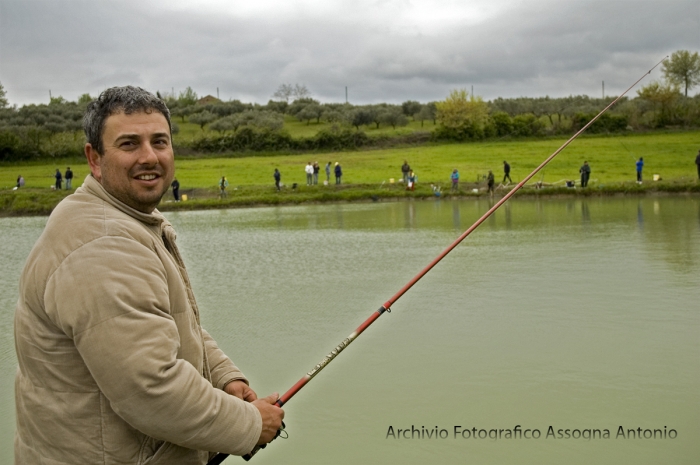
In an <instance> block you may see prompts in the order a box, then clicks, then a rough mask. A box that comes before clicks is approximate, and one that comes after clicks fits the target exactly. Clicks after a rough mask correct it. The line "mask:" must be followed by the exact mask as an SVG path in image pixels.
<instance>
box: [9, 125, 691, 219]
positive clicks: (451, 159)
mask: <svg viewBox="0 0 700 465" xmlns="http://www.w3.org/2000/svg"><path fill="white" fill-rule="evenodd" d="M564 141H565V139H547V140H530V141H504V142H483V143H466V144H446V145H430V144H428V145H423V146H419V147H409V148H401V149H396V148H394V149H387V150H367V151H352V152H333V153H313V154H301V155H298V154H295V155H269V156H248V157H242V158H208V157H203V158H180V157H177V154H176V176H177V178H178V179H179V181H180V184H181V190H182V192H185V193H187V192H188V190H189V192H190V193H191V196H193V195H195V194H196V198H198V199H202V202H204V201H205V200H206V202H208V203H207V204H206V205H204V204H202V205H201V207H202V208H213V207H215V206H216V205H220V206H227V205H235V204H253V203H266V204H269V203H287V202H291V203H293V202H304V201H329V200H330V201H332V200H357V199H362V198H368V197H370V196H373V197H375V198H376V197H403V196H406V195H408V196H430V195H431V194H432V189H431V188H430V186H429V185H430V184H435V185H439V186H440V187H441V188H442V189H443V191H444V190H447V189H449V186H450V173H451V172H452V169H454V168H457V169H458V170H459V172H460V175H461V187H462V191H461V193H462V194H471V193H472V189H474V188H476V187H481V188H483V185H484V183H483V176H484V175H486V174H487V172H488V170H493V172H494V174H495V176H496V180H497V182H498V181H500V179H501V178H502V176H503V161H504V160H507V161H508V162H509V163H510V164H511V167H512V171H511V177H512V178H513V181H514V182H518V181H520V180H521V179H523V178H524V177H525V176H526V175H527V174H528V173H530V172H531V171H532V170H533V169H534V168H535V167H536V166H537V165H539V164H540V163H541V162H542V161H543V160H544V159H545V158H546V157H547V156H549V155H550V154H551V153H552V152H553V151H555V150H556V149H557V148H558V147H559V146H560V145H561V144H562V143H563V142H564ZM698 148H700V132H698V131H695V132H677V133H655V134H646V135H627V136H614V137H613V136H610V137H602V136H591V137H580V138H579V139H577V140H576V141H574V142H573V143H572V144H571V145H570V146H569V147H568V148H567V149H565V150H564V151H563V152H562V153H561V154H560V155H559V156H558V157H557V158H556V159H554V161H552V162H551V163H550V165H549V166H547V168H545V170H544V171H543V172H541V173H540V174H538V175H537V176H536V177H535V178H534V179H533V180H531V183H534V182H535V181H543V182H544V183H545V184H552V185H554V186H557V187H559V186H562V185H563V183H564V180H575V179H578V177H579V174H578V169H579V167H580V166H581V164H582V163H583V161H584V160H587V161H588V162H589V164H590V165H591V168H592V173H591V180H590V183H589V187H590V188H591V189H590V190H598V191H600V190H601V189H620V188H623V189H632V190H635V189H637V187H636V184H635V183H634V181H635V161H636V160H637V159H638V158H639V157H644V161H645V167H644V179H645V185H647V186H648V187H651V188H654V187H655V186H659V187H661V186H663V185H669V184H672V185H675V186H678V185H691V184H693V185H694V184H695V183H696V180H697V171H696V166H695V156H696V154H697V152H698ZM404 160H408V162H409V164H410V165H411V167H412V168H413V169H414V171H415V172H416V175H417V176H418V189H417V190H416V192H415V193H406V192H405V191H404V190H403V188H402V187H401V186H400V185H398V184H391V179H392V178H394V179H395V180H398V179H399V178H401V170H400V167H401V164H402V163H403V161H404ZM309 161H311V162H314V161H318V162H319V164H320V165H321V166H322V167H323V166H324V165H325V164H326V163H327V162H329V161H330V162H332V164H335V162H339V163H340V164H341V166H342V168H343V186H342V188H340V189H339V188H337V187H336V186H335V185H334V180H333V179H331V185H330V186H327V187H326V186H323V185H322V183H320V184H319V185H318V186H312V187H307V186H306V185H305V184H306V175H305V172H304V167H305V165H306V163H307V162H309ZM68 165H69V166H71V168H72V169H73V171H74V173H75V175H76V179H74V185H75V186H74V187H77V186H78V185H80V184H81V182H82V179H83V178H84V177H85V176H86V175H87V174H88V172H89V171H88V166H87V164H86V162H85V161H83V160H77V159H75V160H56V161H53V162H51V161H42V162H32V163H18V164H12V165H8V164H3V165H0V195H2V197H3V200H2V205H0V208H4V209H7V208H8V205H10V204H12V203H13V202H14V200H17V202H18V203H19V204H20V205H22V208H21V209H19V210H20V211H22V212H25V213H30V212H38V211H46V210H47V208H48V207H46V206H45V205H44V206H43V207H39V206H37V209H34V210H32V208H30V207H31V204H32V202H37V203H40V204H46V202H49V203H51V202H58V200H60V198H61V195H62V193H57V192H52V191H51V185H52V184H53V182H54V181H53V173H54V172H55V170H56V168H59V169H60V170H61V171H62V172H63V171H64V170H65V168H66V166H68ZM275 168H278V169H279V170H280V172H281V173H282V182H283V183H284V184H285V185H286V186H287V189H285V190H283V192H282V193H281V194H278V193H277V192H275V191H274V181H273V178H272V173H273V171H274V169H275ZM19 174H22V175H23V176H24V178H25V180H26V183H27V184H26V187H25V188H24V189H23V191H24V192H26V193H25V194H23V195H21V196H18V195H17V191H12V187H13V186H14V185H15V182H16V179H17V176H18V175H19ZM654 174H658V175H660V177H661V178H662V181H661V182H657V183H654V182H653V181H651V180H652V176H653V175H654ZM221 176H226V177H227V179H228V180H229V183H230V187H229V190H230V192H231V193H230V198H229V199H228V200H227V201H224V202H221V203H216V202H218V199H216V194H217V189H216V186H217V182H218V180H219V179H220V178H221ZM331 178H333V176H332V175H331ZM323 179H325V173H323V168H322V171H321V176H320V180H321V181H322V180H323ZM477 180H478V181H479V184H475V183H476V182H477ZM293 183H297V184H299V186H300V187H299V188H298V189H296V190H295V191H293V192H292V189H289V188H288V187H289V186H291V185H292V184H293ZM30 192H31V193H32V194H31V196H30V197H26V195H29V193H30ZM13 196H14V197H13ZM166 198H167V197H166ZM13 199H14V200H13ZM51 199H53V201H51ZM196 207H197V205H195V204H194V203H192V202H190V205H188V206H187V207H185V206H184V205H182V206H181V207H178V208H196ZM48 209H49V210H50V208H48ZM13 210H16V208H13Z"/></svg>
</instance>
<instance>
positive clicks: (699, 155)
mask: <svg viewBox="0 0 700 465" xmlns="http://www.w3.org/2000/svg"><path fill="white" fill-rule="evenodd" d="M695 164H696V165H697V167H698V179H700V150H698V156H697V157H695Z"/></svg>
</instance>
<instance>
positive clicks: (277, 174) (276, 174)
mask: <svg viewBox="0 0 700 465" xmlns="http://www.w3.org/2000/svg"><path fill="white" fill-rule="evenodd" d="M272 176H273V177H274V178H275V187H276V188H277V191H278V192H279V190H280V181H281V180H282V173H280V170H278V169H277V168H275V172H274V173H272Z"/></svg>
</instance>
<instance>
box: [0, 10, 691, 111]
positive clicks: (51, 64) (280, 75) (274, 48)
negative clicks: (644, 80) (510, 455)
mask: <svg viewBox="0 0 700 465" xmlns="http://www.w3.org/2000/svg"><path fill="white" fill-rule="evenodd" d="M699 48H700V4H699V3H698V2H697V1H696V0H692V1H685V0H679V1H670V2H664V4H660V3H659V2H658V1H649V0H642V1H634V2H632V1H585V0H571V1H567V2H560V1H556V2H555V1H548V0H539V1H535V0H533V1H519V2H517V1H507V0H502V1H501V0H496V1H491V2H486V3H479V2H470V3H469V6H468V7H467V6H465V2H449V1H445V2H431V3H428V2H424V1H418V0H414V1H392V0H390V1H381V2H369V1H359V2H330V1H326V2H320V3H317V4H314V3H312V2H311V1H310V0H307V1H306V2H302V3H298V4H297V3H295V2H279V3H274V2H272V1H270V0H265V1H263V2H262V3H260V4H259V5H258V4H250V3H242V2H221V3H213V4H209V5H205V6H204V7H203V8H197V9H194V8H192V7H190V5H189V4H188V3H187V2H184V1H181V2H179V3H177V2H176V3H172V2H168V3H166V2H162V1H159V0H143V1H140V2H137V1H133V0H127V1H122V2H118V3H117V2H95V1H71V0H65V1H64V0H51V1H33V0H28V1H27V0H23V1H15V0H0V82H2V83H3V85H4V86H5V88H6V90H7V91H8V97H9V99H10V101H11V102H12V103H18V104H24V103H33V102H45V101H47V100H48V91H49V89H51V91H52V93H53V94H54V95H63V96H64V97H66V98H68V99H71V100H72V99H75V98H77V97H78V96H79V95H80V94H82V93H84V92H89V93H90V94H92V95H95V94H97V93H99V92H100V91H101V90H102V89H104V88H106V87H109V86H112V85H123V84H135V85H140V86H143V87H145V88H147V89H149V90H153V91H155V90H161V91H170V90H171V89H174V90H175V91H176V92H178V91H180V90H182V89H184V88H185V87H186V86H192V88H194V89H195V91H197V93H199V94H200V95H205V94H214V95H215V94H216V89H217V87H218V88H219V90H220V93H221V97H222V98H224V99H229V98H238V99H241V100H244V101H257V102H266V101H267V100H268V99H269V98H270V97H271V95H272V93H273V92H274V91H275V89H276V88H277V86H278V85H279V84H280V83H282V82H288V83H296V82H298V83H303V84H305V85H306V86H307V87H308V88H309V89H310V90H311V91H312V93H313V94H314V96H315V97H317V98H319V99H321V100H322V101H342V100H344V95H345V86H348V87H349V94H350V100H351V101H352V102H354V103H368V102H380V101H387V102H401V101H404V100H408V99H413V100H420V101H429V100H437V99H442V98H444V97H445V96H446V95H447V94H448V93H449V91H450V90H451V89H454V88H457V87H463V88H469V87H470V86H472V85H473V86H474V89H475V92H476V93H477V95H482V96H483V97H484V98H486V99H492V98H496V97H499V96H502V97H514V96H521V95H522V96H544V95H550V96H563V95H570V94H588V95H596V96H597V95H600V92H601V81H603V80H604V81H605V87H606V93H607V94H614V93H616V92H617V93H619V92H621V91H622V90H623V89H624V88H626V87H627V86H629V85H630V84H631V83H632V82H633V81H634V80H636V79H637V78H638V77H639V76H641V75H642V74H643V73H644V72H645V71H646V70H648V69H649V68H650V67H651V66H652V65H653V64H655V63H656V62H657V61H658V60H660V59H661V58H662V57H663V56H664V55H666V54H669V53H671V52H673V51H675V50H678V49H690V50H698V49H699ZM659 76H660V72H659V71H658V70H657V71H655V72H654V74H653V76H652V78H658V77H659Z"/></svg>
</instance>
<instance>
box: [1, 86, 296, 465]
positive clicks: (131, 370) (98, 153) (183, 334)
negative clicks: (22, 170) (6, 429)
mask: <svg viewBox="0 0 700 465" xmlns="http://www.w3.org/2000/svg"><path fill="white" fill-rule="evenodd" d="M84 128H85V133H86V136H87V143H86V144H85V155H86V157H87V160H88V164H89V167H90V173H91V174H90V175H88V177H87V178H86V179H85V183H84V184H83V186H82V187H80V188H79V189H77V190H76V192H75V193H74V194H72V195H70V196H68V197H67V198H66V199H65V200H64V201H62V202H61V203H60V204H59V205H58V206H57V207H56V209H55V210H54V211H53V213H52V214H51V216H50V218H49V220H48V222H47V224H46V228H45V229H44V232H43V234H42V235H41V237H40V238H39V240H38V241H37V243H36V244H35V246H34V249H33V250H32V252H31V253H30V255H29V258H28V259H27V262H26V265H25V269H24V271H23V273H22V277H21V279H20V298H19V301H18V304H17V309H16V312H15V346H16V349H17V360H18V362H19V369H18V371H17V376H16V380H15V397H16V406H17V411H16V413H17V429H16V434H15V451H14V457H15V463H16V464H34V463H37V464H38V463H47V464H48V463H51V464H54V465H64V464H66V465H67V464H78V463H85V464H96V463H100V464H105V465H116V464H145V463H148V464H149V465H164V464H197V465H203V464H205V463H206V462H207V460H208V459H209V458H210V456H211V455H212V454H211V453H210V452H208V451H216V452H224V453H229V454H237V455H242V454H246V453H248V452H249V451H251V450H252V449H253V447H254V446H255V445H256V444H264V443H267V442H269V441H270V440H272V439H273V438H274V436H275V434H276V432H277V430H278V429H279V426H280V424H281V421H282V418H283V416H284V412H283V411H282V409H280V408H279V407H277V406H276V405H274V402H275V400H276V399H277V395H276V394H273V395H271V396H268V397H266V398H264V399H257V396H256V394H255V392H254V391H253V390H252V389H250V387H249V386H248V384H247V381H246V378H245V377H244V376H243V374H242V373H241V372H240V371H239V370H238V368H236V366H235V365H234V364H233V362H231V360H230V359H229V358H228V357H226V355H224V353H223V352H222V351H221V350H220V349H219V348H218V347H217V345H216V342H214V340H213V339H212V338H211V336H210V335H209V334H208V333H207V332H206V331H204V330H203V329H202V327H201V326H200V323H199V319H200V316H199V309H198V307H197V303H196V301H195V299H194V294H193V293H192V289H191V286H190V280H189V278H188V275H187V271H186V269H185V266H184V263H183V261H182V257H181V255H180V252H179V251H178V248H177V245H176V243H175V231H174V230H173V228H172V226H171V225H170V223H169V222H168V221H167V220H166V219H165V217H163V215H161V214H160V212H158V210H156V209H155V208H156V206H157V205H158V203H159V202H160V200H161V198H162V197H163V195H164V194H165V192H166V191H167V189H168V187H169V186H170V182H171V181H172V179H173V177H174V156H173V148H172V141H171V128H170V114H169V111H168V109H167V107H166V106H165V104H164V103H163V102H162V101H161V100H160V99H157V98H156V97H154V96H153V95H152V94H150V93H148V92H146V91H144V90H143V89H139V88H135V87H130V86H129V87H122V88H111V89H107V90H106V91H104V92H103V93H102V94H101V95H100V97H99V98H98V99H97V100H96V101H94V102H92V103H90V104H89V105H88V108H87V110H86V114H85V118H84ZM76 220H77V221H76ZM68 222H70V223H71V224H72V225H73V227H71V228H68V229H66V228H65V224H66V223H68Z"/></svg>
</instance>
